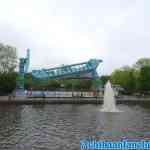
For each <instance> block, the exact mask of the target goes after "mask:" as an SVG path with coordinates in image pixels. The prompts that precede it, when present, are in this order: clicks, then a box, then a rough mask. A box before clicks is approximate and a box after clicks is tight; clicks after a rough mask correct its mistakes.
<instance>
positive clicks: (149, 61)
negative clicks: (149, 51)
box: [133, 58, 150, 69]
mask: <svg viewBox="0 0 150 150" xmlns="http://www.w3.org/2000/svg"><path fill="white" fill-rule="evenodd" d="M146 66H149V67H150V58H140V59H139V60H138V61H137V62H136V63H135V64H134V65H133V67H134V68H136V69H141V68H142V67H146Z"/></svg>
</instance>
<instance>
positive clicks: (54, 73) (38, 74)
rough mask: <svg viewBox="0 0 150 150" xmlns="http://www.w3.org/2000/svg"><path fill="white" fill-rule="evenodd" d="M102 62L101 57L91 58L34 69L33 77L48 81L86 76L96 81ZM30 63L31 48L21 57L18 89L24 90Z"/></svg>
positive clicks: (85, 77)
mask: <svg viewBox="0 0 150 150" xmlns="http://www.w3.org/2000/svg"><path fill="white" fill-rule="evenodd" d="M101 62H102V60H99V59H90V60H89V61H87V62H83V63H77V64H72V65H63V66H61V67H55V68H51V69H41V70H33V71H32V78H33V79H34V80H40V81H47V80H54V79H58V80H59V79H66V78H72V79H74V78H84V79H87V78H88V79H94V80H93V81H96V79H97V78H98V74H97V72H96V69H97V67H98V65H99V64H100V63H101ZM29 64H30V50H29V49H27V56H26V58H20V62H19V75H18V77H17V90H18V91H19V90H22V91H24V81H25V74H26V73H27V72H28V69H29Z"/></svg>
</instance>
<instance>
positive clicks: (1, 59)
mask: <svg viewBox="0 0 150 150" xmlns="http://www.w3.org/2000/svg"><path fill="white" fill-rule="evenodd" d="M16 66H17V54H16V48H15V47H12V46H9V45H4V44H2V43H0V72H1V73H9V72H13V71H14V70H15V68H16Z"/></svg>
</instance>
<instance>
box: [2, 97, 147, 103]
mask: <svg viewBox="0 0 150 150" xmlns="http://www.w3.org/2000/svg"><path fill="white" fill-rule="evenodd" d="M116 103H117V104H150V97H149V98H144V97H143V98H142V97H140V98H137V97H131V96H122V97H118V98H116ZM0 104H26V105H27V104H103V97H97V98H95V97H80V98H79V97H57V98H56V97H49V98H48V97H47V98H33V97H30V98H27V97H8V96H3V97H0Z"/></svg>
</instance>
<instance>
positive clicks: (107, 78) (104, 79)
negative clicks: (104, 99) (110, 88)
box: [100, 75, 110, 87]
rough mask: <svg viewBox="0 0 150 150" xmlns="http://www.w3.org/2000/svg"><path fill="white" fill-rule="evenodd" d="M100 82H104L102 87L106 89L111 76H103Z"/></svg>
mask: <svg viewBox="0 0 150 150" xmlns="http://www.w3.org/2000/svg"><path fill="white" fill-rule="evenodd" d="M100 80H101V81H102V86H103V87H104V85H105V84H106V82H107V81H108V80H110V76H108V75H103V76H101V77H100Z"/></svg>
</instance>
